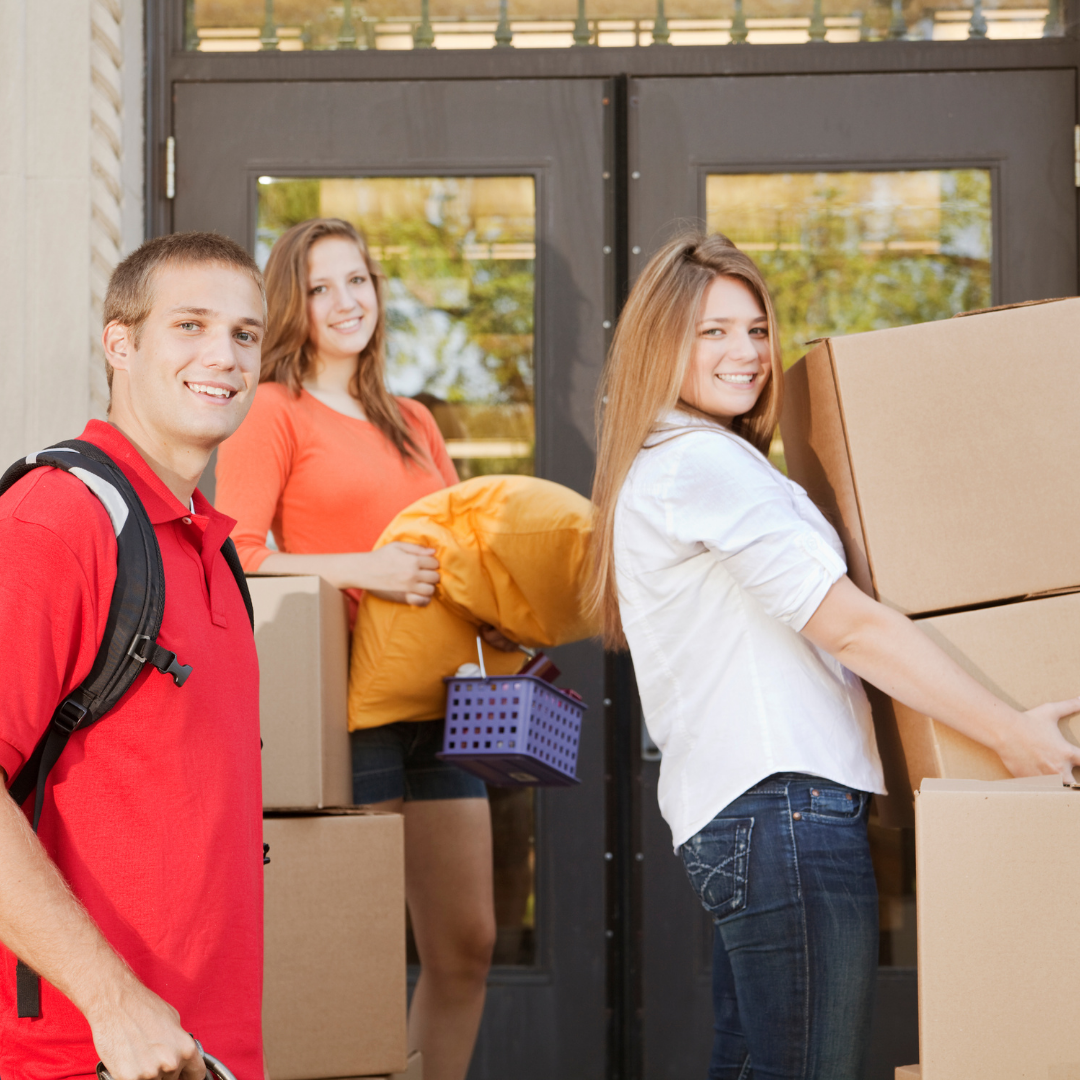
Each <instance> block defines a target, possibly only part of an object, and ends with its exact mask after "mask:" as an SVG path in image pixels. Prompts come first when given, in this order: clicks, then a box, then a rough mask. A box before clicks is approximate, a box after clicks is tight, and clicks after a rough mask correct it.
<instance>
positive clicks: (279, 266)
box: [259, 218, 426, 464]
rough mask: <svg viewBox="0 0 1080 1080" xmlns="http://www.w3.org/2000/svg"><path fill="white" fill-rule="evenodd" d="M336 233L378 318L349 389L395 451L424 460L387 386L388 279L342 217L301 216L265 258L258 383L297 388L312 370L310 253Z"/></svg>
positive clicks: (363, 242)
mask: <svg viewBox="0 0 1080 1080" xmlns="http://www.w3.org/2000/svg"><path fill="white" fill-rule="evenodd" d="M328 236H340V237H342V238H343V239H345V240H351V241H352V242H353V243H354V244H355V245H356V246H357V247H358V248H359V249H360V254H361V255H363V257H364V262H365V263H366V264H367V268H368V273H369V274H370V275H371V281H372V284H373V285H374V286H375V295H376V296H377V297H378V299H379V318H378V322H377V323H376V324H375V332H374V333H373V334H372V335H371V340H370V341H369V342H368V343H367V345H366V346H365V347H364V349H363V351H362V352H361V353H360V354H359V355H358V356H357V358H356V372H355V374H354V375H353V377H352V381H351V382H350V384H349V393H350V394H352V396H353V397H354V398H356V400H357V401H358V402H359V403H360V408H362V409H363V410H364V415H365V416H366V417H367V418H368V420H370V421H371V423H373V424H374V425H375V427H377V428H378V429H379V431H381V432H382V433H383V434H384V435H385V436H386V437H387V438H388V439H389V440H390V442H392V443H393V444H394V447H395V448H396V449H397V451H398V453H399V454H401V456H402V457H403V458H404V459H405V460H406V461H408V460H409V459H410V458H411V459H413V460H414V461H417V462H423V463H425V464H426V460H425V455H424V454H423V452H422V451H421V450H420V447H419V446H418V445H417V443H416V440H415V439H414V438H413V434H412V432H411V430H410V429H409V425H408V424H407V423H406V422H405V419H404V417H403V416H402V415H401V410H400V409H399V408H398V403H397V402H396V401H395V400H394V397H393V395H392V394H391V393H390V391H389V390H387V389H386V278H385V277H384V275H383V272H382V270H381V269H380V268H379V264H378V263H377V262H376V261H375V260H374V259H373V258H372V257H371V252H370V251H369V250H368V246H367V242H366V241H365V240H364V238H363V237H362V236H361V235H360V233H359V232H358V231H357V230H356V229H355V228H353V226H352V225H350V224H349V223H348V222H347V221H342V220H341V219H340V218H311V219H310V220H309V221H302V222H300V224H299V225H294V226H293V227H292V228H291V229H288V230H287V231H286V232H284V233H282V235H281V236H280V237H279V238H278V241H277V243H276V244H274V248H273V250H272V251H271V252H270V258H269V260H268V261H267V263H266V273H265V277H266V306H267V317H268V324H269V325H268V326H267V333H266V343H265V345H264V346H263V351H262V370H261V371H260V373H259V382H276V383H282V384H283V385H285V386H287V387H288V388H289V389H290V390H291V391H292V392H293V393H294V394H299V393H300V388H301V386H302V384H303V382H304V379H305V377H306V376H307V375H308V373H309V372H310V371H311V369H312V365H313V363H314V361H315V354H314V351H313V349H312V347H311V340H310V333H311V331H310V328H309V326H308V315H307V294H308V254H309V253H310V251H311V248H312V246H313V245H314V244H316V243H317V242H318V241H319V240H324V239H325V238H326V237H328Z"/></svg>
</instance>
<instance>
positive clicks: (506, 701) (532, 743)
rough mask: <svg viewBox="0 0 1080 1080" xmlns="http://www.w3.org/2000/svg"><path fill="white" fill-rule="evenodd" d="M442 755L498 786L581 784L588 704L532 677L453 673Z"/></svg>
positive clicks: (447, 683)
mask: <svg viewBox="0 0 1080 1080" xmlns="http://www.w3.org/2000/svg"><path fill="white" fill-rule="evenodd" d="M443 681H444V682H445V683H446V734H445V735H444V736H443V748H442V752H441V753H440V754H439V755H438V756H439V757H441V758H443V759H444V760H446V761H452V762H453V763H454V764H455V765H459V766H460V767H461V768H463V769H468V771H469V772H471V773H474V774H475V775H476V776H479V777H480V778H481V779H482V780H486V781H487V782H488V783H489V784H495V785H497V786H498V787H537V786H543V787H565V786H569V785H570V784H576V783H578V782H579V781H578V778H577V754H578V741H579V739H580V737H581V717H582V714H583V713H584V712H585V708H586V706H585V703H584V702H583V701H579V700H578V699H577V698H575V697H571V696H570V695H569V694H568V693H566V691H565V690H560V689H559V688H558V687H557V686H552V685H551V683H549V682H545V681H544V680H543V679H538V678H536V677H535V676H532V675H509V676H502V677H500V678H494V677H489V678H484V679H481V678H479V677H476V678H469V679H460V678H456V677H451V678H449V679H444V680H443Z"/></svg>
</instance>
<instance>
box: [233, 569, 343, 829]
mask: <svg viewBox="0 0 1080 1080" xmlns="http://www.w3.org/2000/svg"><path fill="white" fill-rule="evenodd" d="M248 588H249V589H250V590H251V601H252V604H253V606H254V608H255V644H256V647H257V648H258V650H259V700H260V704H259V720H260V727H261V729H262V740H263V806H264V807H267V808H270V809H283V808H292V807H300V808H311V809H317V808H320V807H327V806H348V805H350V804H351V803H352V765H351V759H350V752H349V727H348V723H349V722H348V706H347V695H348V685H349V621H348V610H347V608H346V600H345V596H344V594H343V593H342V592H341V591H340V590H338V589H335V588H334V587H333V586H332V585H331V584H329V582H326V581H324V580H323V579H322V578H320V577H316V576H315V575H313V574H305V575H292V576H284V575H252V576H249V577H248Z"/></svg>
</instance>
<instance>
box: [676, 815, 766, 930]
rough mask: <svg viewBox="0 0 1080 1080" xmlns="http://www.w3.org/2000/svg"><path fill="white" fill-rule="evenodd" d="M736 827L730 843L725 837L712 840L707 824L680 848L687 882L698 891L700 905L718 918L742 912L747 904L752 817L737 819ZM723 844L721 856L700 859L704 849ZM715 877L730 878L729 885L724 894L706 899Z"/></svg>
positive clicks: (734, 823)
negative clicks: (720, 839)
mask: <svg viewBox="0 0 1080 1080" xmlns="http://www.w3.org/2000/svg"><path fill="white" fill-rule="evenodd" d="M731 824H733V825H734V826H735V828H734V832H733V834H732V835H731V842H730V846H728V844H727V839H728V838H727V837H725V838H724V840H723V841H719V838H716V839H713V838H711V837H709V836H708V834H707V827H706V829H705V830H702V832H701V833H698V834H697V836H695V837H693V838H692V839H691V840H689V841H688V842H687V843H686V844H684V845H683V847H682V858H683V866H684V867H685V869H686V875H687V877H688V878H689V879H690V884H691V886H692V887H693V889H694V892H696V893H697V895H698V899H699V900H700V901H701V904H702V906H703V907H704V908H705V910H706V911H708V912H709V913H710V914H712V915H714V916H716V917H717V918H720V917H722V916H724V915H732V914H734V913H735V912H737V911H741V910H742V909H743V908H744V907H745V906H746V899H747V890H748V887H749V882H748V877H749V866H750V838H751V834H752V832H753V828H754V819H753V818H739V819H735V820H733V821H732V822H731ZM721 842H722V843H723V844H724V846H725V848H726V851H725V854H724V857H723V858H719V859H708V858H701V857H700V856H701V851H702V849H703V848H705V849H706V850H708V849H709V848H715V847H718V846H719V844H720V843H721ZM717 878H721V879H723V880H728V879H730V886H729V887H727V888H726V890H725V895H724V896H723V897H722V898H721V897H717V898H716V899H713V900H710V899H709V890H710V888H711V887H712V886H713V884H714V882H715V881H716V879H717Z"/></svg>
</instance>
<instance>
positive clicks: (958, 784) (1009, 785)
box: [919, 776, 1069, 794]
mask: <svg viewBox="0 0 1080 1080" xmlns="http://www.w3.org/2000/svg"><path fill="white" fill-rule="evenodd" d="M1068 790H1069V785H1067V784H1066V783H1064V782H1063V781H1062V779H1061V777H1060V776H1020V777H1014V778H1013V779H1011V780H952V779H942V778H937V779H931V778H930V777H927V778H926V779H925V780H923V782H922V784H921V785H920V787H919V791H920V792H929V791H935V792H936V791H981V792H984V793H986V794H990V793H1001V792H1009V791H1068Z"/></svg>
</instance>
